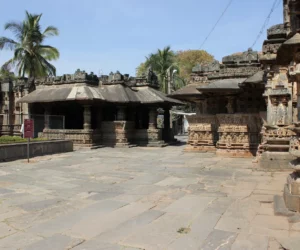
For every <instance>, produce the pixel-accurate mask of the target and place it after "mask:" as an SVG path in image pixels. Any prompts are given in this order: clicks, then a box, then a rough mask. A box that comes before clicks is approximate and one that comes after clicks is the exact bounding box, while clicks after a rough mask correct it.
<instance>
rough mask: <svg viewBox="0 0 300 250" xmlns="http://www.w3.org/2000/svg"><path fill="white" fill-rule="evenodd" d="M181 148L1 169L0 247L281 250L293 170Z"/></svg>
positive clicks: (294, 232)
mask: <svg viewBox="0 0 300 250" xmlns="http://www.w3.org/2000/svg"><path fill="white" fill-rule="evenodd" d="M183 149H184V146H170V147H166V148H161V149H158V148H131V149H111V148H102V149H96V150H79V151H75V152H72V153H67V154H61V155H52V156H43V157H38V158H34V159H32V162H31V163H29V164H27V163H26V161H24V160H19V161H14V162H9V163H1V164H0V202H1V205H0V221H1V222H0V249H32V250H34V249H39V250H40V249H42V250H47V249H51V250H56V249H57V250H60V249H72V250H84V249H85V250H88V249H109V250H113V249H128V250H133V249H135V250H136V249H147V250H148V249H178V250H184V249H215V250H221V249H236V250H241V249H271V250H276V249H281V247H280V244H279V242H282V240H284V239H286V238H289V237H299V236H300V224H289V222H288V219H287V218H286V217H280V216H274V212H273V196H274V195H276V194H281V193H282V189H283V185H284V183H285V181H286V176H287V172H264V171H258V170H255V169H253V163H252V159H225V158H217V157H215V156H214V155H213V154H208V153H207V154H199V153H198V154H197V153H184V152H183Z"/></svg>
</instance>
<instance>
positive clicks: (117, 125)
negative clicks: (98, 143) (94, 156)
mask: <svg viewBox="0 0 300 250" xmlns="http://www.w3.org/2000/svg"><path fill="white" fill-rule="evenodd" d="M134 126H135V123H134V122H131V121H113V122H102V128H101V130H102V134H103V145H107V146H112V147H130V146H131V141H132V137H133V132H134Z"/></svg>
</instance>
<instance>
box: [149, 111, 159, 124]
mask: <svg viewBox="0 0 300 250" xmlns="http://www.w3.org/2000/svg"><path fill="white" fill-rule="evenodd" d="M156 127H157V108H155V107H154V108H150V110H149V129H156Z"/></svg>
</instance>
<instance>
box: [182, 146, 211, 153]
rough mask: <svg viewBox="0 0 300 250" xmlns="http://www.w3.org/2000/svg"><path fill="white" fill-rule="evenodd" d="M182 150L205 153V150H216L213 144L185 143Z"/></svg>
mask: <svg viewBox="0 0 300 250" xmlns="http://www.w3.org/2000/svg"><path fill="white" fill-rule="evenodd" d="M184 152H199V153H206V152H212V153H215V152H216V147H215V146H193V145H187V146H186V147H185V149H184Z"/></svg>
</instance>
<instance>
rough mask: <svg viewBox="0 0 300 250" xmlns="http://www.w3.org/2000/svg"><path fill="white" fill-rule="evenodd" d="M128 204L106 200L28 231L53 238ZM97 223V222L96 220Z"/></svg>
mask: <svg viewBox="0 0 300 250" xmlns="http://www.w3.org/2000/svg"><path fill="white" fill-rule="evenodd" d="M126 205H127V203H124V202H119V201H111V200H104V201H101V202H98V203H96V204H93V205H90V206H88V207H86V208H83V209H79V210H76V211H73V212H71V213H69V214H67V215H61V216H58V217H56V218H55V219H53V220H50V221H48V222H45V223H41V224H37V225H35V226H33V227H31V228H30V229H29V230H28V231H29V232H32V233H39V235H42V236H51V235H53V234H55V233H61V232H65V231H67V230H68V229H70V228H72V227H73V226H74V225H76V224H78V223H79V222H80V221H82V220H85V219H87V216H88V218H93V217H95V216H104V215H105V214H107V213H109V212H112V211H114V210H116V209H119V208H121V207H123V206H126ZM94 222H95V220H94Z"/></svg>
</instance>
